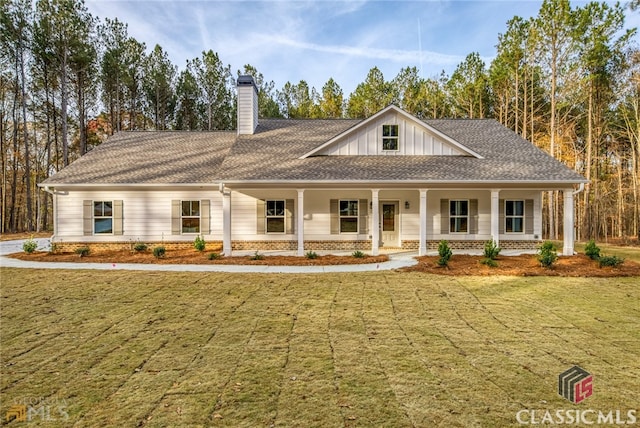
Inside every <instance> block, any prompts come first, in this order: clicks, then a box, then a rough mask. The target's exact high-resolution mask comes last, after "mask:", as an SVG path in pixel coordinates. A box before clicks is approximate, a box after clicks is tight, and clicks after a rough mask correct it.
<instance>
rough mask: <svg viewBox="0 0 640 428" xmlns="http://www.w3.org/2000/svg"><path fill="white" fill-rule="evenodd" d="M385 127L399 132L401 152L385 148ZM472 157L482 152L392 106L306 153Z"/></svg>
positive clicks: (306, 154)
mask: <svg viewBox="0 0 640 428" xmlns="http://www.w3.org/2000/svg"><path fill="white" fill-rule="evenodd" d="M383 125H394V126H397V129H398V147H397V150H384V149H383V147H382V128H383ZM412 155H414V156H425V155H426V156H433V155H435V156H472V157H475V158H478V159H482V156H480V155H479V154H478V153H476V152H475V151H473V150H472V149H470V148H469V147H466V146H464V145H463V144H461V143H460V142H458V141H456V140H455V139H453V138H451V137H450V136H448V135H445V134H444V133H442V132H441V131H439V130H438V129H436V128H434V127H432V126H430V125H429V124H427V123H425V122H422V121H420V120H418V119H417V118H415V117H414V116H412V115H410V114H409V113H407V112H406V111H404V110H402V109H400V108H398V107H396V106H394V105H390V106H388V107H387V108H385V109H383V110H381V111H380V112H378V113H376V114H375V115H373V116H371V117H369V118H367V119H365V120H363V121H361V122H360V123H359V124H357V125H356V126H353V127H352V128H349V129H347V130H346V131H344V132H342V133H340V134H338V135H336V136H335V137H333V138H332V139H330V140H329V141H327V142H325V143H323V144H321V145H320V146H318V147H315V148H314V149H313V150H311V151H309V152H307V153H305V154H304V155H303V156H301V157H300V159H305V158H307V157H311V156H412Z"/></svg>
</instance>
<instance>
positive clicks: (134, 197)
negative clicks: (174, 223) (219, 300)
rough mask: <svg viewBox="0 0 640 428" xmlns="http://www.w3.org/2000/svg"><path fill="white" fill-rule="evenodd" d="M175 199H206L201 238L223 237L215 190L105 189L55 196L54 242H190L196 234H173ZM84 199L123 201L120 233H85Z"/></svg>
mask: <svg viewBox="0 0 640 428" xmlns="http://www.w3.org/2000/svg"><path fill="white" fill-rule="evenodd" d="M175 200H181V201H182V200H185V201H187V200H189V201H203V200H207V201H209V233H208V234H204V237H205V239H209V240H211V239H222V221H221V219H222V197H221V196H220V193H219V192H218V191H217V190H207V191H195V190H193V191H192V190H182V191H181V190H175V191H158V190H149V191H142V190H136V191H107V190H105V191H95V192H91V191H70V192H69V193H68V194H67V195H60V194H59V195H56V196H55V204H56V210H57V214H58V222H57V228H56V231H55V241H57V242H59V241H70V242H75V241H85V242H122V241H129V240H131V241H136V240H139V241H142V242H147V241H148V242H160V241H162V240H164V241H192V240H193V239H194V236H195V234H180V235H172V231H171V220H172V201H175ZM85 201H122V217H123V218H122V234H121V235H117V234H93V235H89V236H87V235H85V234H84V227H83V225H84V222H85V220H84V215H83V214H84V213H83V210H84V209H85V208H84V203H85ZM202 205H206V203H205V204H202ZM203 218H206V215H205V216H203Z"/></svg>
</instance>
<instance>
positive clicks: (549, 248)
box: [538, 241, 558, 268]
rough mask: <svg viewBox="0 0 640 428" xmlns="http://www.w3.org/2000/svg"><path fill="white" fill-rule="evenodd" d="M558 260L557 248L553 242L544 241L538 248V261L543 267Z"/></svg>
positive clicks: (549, 265)
mask: <svg viewBox="0 0 640 428" xmlns="http://www.w3.org/2000/svg"><path fill="white" fill-rule="evenodd" d="M557 260H558V249H557V248H556V246H555V245H554V244H553V242H550V241H545V242H543V243H542V245H541V246H540V249H539V250H538V261H539V262H540V264H541V265H542V266H543V267H546V268H550V267H551V266H552V265H553V264H554V263H555V262H556V261H557Z"/></svg>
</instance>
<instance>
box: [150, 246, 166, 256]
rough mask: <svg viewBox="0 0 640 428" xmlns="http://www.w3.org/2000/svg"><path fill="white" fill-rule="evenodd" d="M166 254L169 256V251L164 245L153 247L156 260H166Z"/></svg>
mask: <svg viewBox="0 0 640 428" xmlns="http://www.w3.org/2000/svg"><path fill="white" fill-rule="evenodd" d="M165 254H167V250H166V249H165V248H164V246H163V245H159V246H157V247H153V257H155V258H156V259H162V258H164V256H165Z"/></svg>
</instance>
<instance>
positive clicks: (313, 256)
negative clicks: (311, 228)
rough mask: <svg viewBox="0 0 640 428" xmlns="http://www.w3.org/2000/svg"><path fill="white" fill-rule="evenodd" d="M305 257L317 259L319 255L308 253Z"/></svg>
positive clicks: (312, 252) (313, 252)
mask: <svg viewBox="0 0 640 428" xmlns="http://www.w3.org/2000/svg"><path fill="white" fill-rule="evenodd" d="M304 256H305V257H306V258H308V259H317V258H318V253H316V252H315V251H307V253H306V254H305V255H304Z"/></svg>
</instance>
